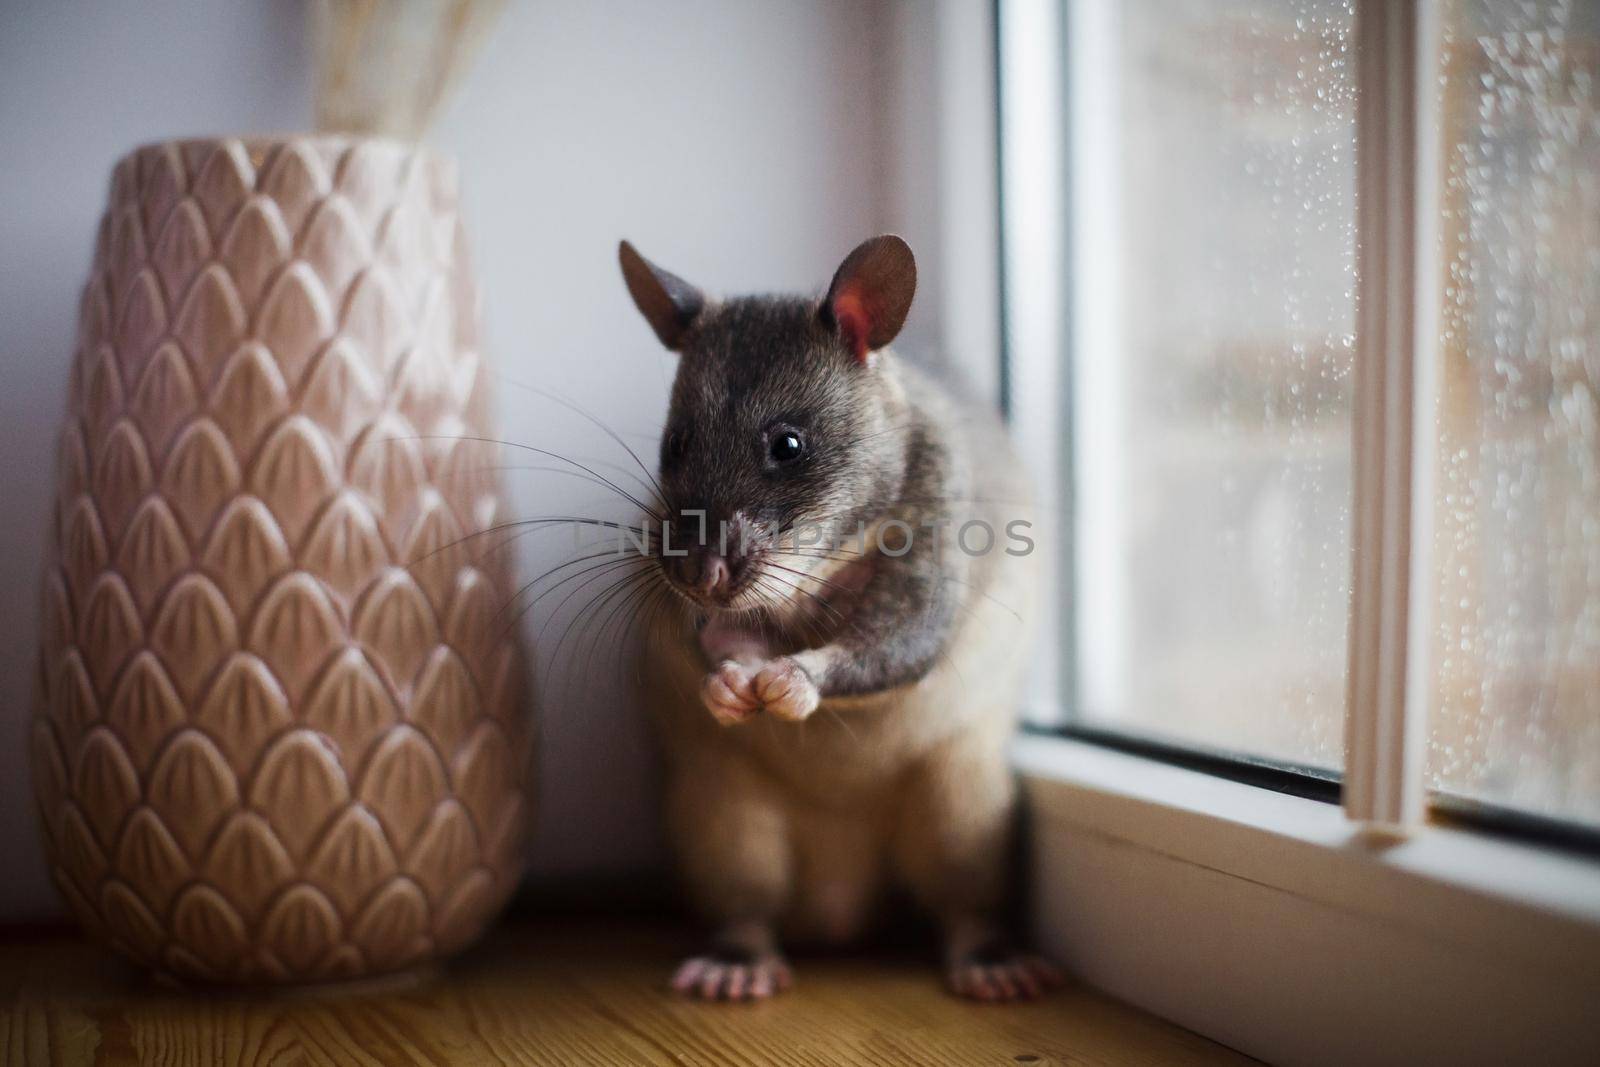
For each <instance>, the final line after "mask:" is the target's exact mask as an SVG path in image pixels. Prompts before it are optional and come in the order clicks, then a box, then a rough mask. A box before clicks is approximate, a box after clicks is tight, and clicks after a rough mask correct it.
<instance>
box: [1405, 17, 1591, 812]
mask: <svg viewBox="0 0 1600 1067" xmlns="http://www.w3.org/2000/svg"><path fill="white" fill-rule="evenodd" d="M1441 14H1442V19H1441V28H1442V31H1443V32H1442V41H1441V42H1440V49H1441V56H1442V64H1441V75H1442V77H1441V81H1440V93H1439V101H1438V114H1439V123H1440V128H1439V132H1438V138H1439V145H1440V148H1439V151H1440V157H1441V170H1442V174H1441V175H1440V184H1439V191H1438V194H1437V195H1438V198H1439V205H1438V207H1439V220H1440V221H1439V241H1438V250H1437V254H1438V257H1439V261H1440V263H1441V265H1442V267H1441V271H1440V279H1441V282H1442V290H1443V291H1442V292H1441V293H1440V304H1439V309H1438V318H1439V329H1438V332H1439V348H1438V354H1437V359H1438V369H1437V374H1436V377H1437V386H1436V395H1435V398H1434V404H1435V412H1436V414H1435V419H1436V424H1437V427H1438V444H1437V461H1436V462H1437V466H1436V470H1435V472H1434V474H1433V479H1432V480H1433V483H1434V496H1433V500H1432V506H1433V514H1432V522H1433V527H1434V531H1435V538H1434V550H1433V551H1434V578H1433V582H1432V584H1431V588H1430V589H1429V590H1428V595H1430V596H1431V598H1432V600H1433V603H1434V607H1433V615H1434V625H1433V627H1432V633H1431V635H1430V642H1429V648H1428V649H1427V650H1426V654H1427V655H1428V656H1429V657H1430V671H1431V673H1432V675H1433V677H1434V679H1435V680H1436V684H1435V688H1434V691H1433V698H1432V701H1431V705H1430V707H1429V712H1430V719H1429V723H1430V726H1429V745H1428V748H1429V751H1428V769H1427V773H1428V782H1429V784H1430V785H1431V786H1432V787H1434V788H1435V789H1438V790H1442V791H1445V792H1448V793H1451V794H1457V795H1460V796H1463V797H1468V798H1472V799H1476V800H1480V801H1487V802H1490V803H1494V804H1498V805H1504V806H1507V807H1511V808H1516V809H1520V810H1524V811H1529V812H1533V813H1537V814H1540V815H1546V816H1552V817H1556V818H1561V819H1570V820H1575V821H1581V822H1585V823H1588V824H1590V825H1600V5H1597V4H1594V3H1570V2H1556V0H1545V2H1541V3H1535V4H1504V3H1495V2H1490V0H1451V2H1449V3H1446V4H1444V5H1443V7H1442V12H1441Z"/></svg>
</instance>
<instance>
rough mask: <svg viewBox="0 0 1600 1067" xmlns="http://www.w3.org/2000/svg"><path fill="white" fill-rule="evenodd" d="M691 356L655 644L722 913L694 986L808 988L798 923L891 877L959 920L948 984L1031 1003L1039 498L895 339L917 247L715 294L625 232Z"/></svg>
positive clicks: (630, 264)
mask: <svg viewBox="0 0 1600 1067" xmlns="http://www.w3.org/2000/svg"><path fill="white" fill-rule="evenodd" d="M619 256H620V259H621V264H622V273H623V277H624V279H625V281H626V282H627V286H628V290H629V292H630V293H631V295H632V297H633V300H634V303H635V304H636V305H637V306H638V308H639V310H640V312H642V313H643V315H644V317H645V319H646V320H647V321H648V322H649V324H650V326H651V327H652V328H653V329H654V331H655V333H656V335H657V337H659V338H660V340H661V343H662V344H664V345H665V346H666V347H667V348H668V349H670V350H672V351H674V352H677V353H679V355H680V357H681V360H680V362H679V365H678V371H677V377H676V380H675V382H674V384H673V388H672V400H671V411H670V413H669V415H668V419H667V423H666V429H665V432H664V434H663V437H662V446H661V460H660V464H661V465H660V477H659V482H660V490H661V495H662V497H663V503H664V515H665V519H664V521H663V525H662V529H661V531H660V535H659V538H660V541H659V545H658V547H659V548H660V549H661V550H660V551H658V552H657V553H656V559H657V563H658V564H659V566H660V567H661V569H662V572H663V573H664V575H665V577H666V579H667V581H668V583H669V584H670V586H671V587H672V588H673V589H674V590H675V591H676V592H678V593H679V594H681V599H682V601H683V603H684V604H685V606H686V610H685V611H684V612H683V613H682V619H681V622H680V621H678V620H676V619H674V620H673V621H671V622H669V623H668V624H667V625H666V626H664V627H658V628H657V630H656V632H655V633H654V634H653V635H652V637H651V639H650V641H649V652H648V654H647V655H648V670H647V679H648V682H649V686H648V692H647V694H646V699H647V701H648V702H649V704H650V706H651V708H652V711H653V713H654V715H655V718H656V719H657V722H658V726H659V732H660V734H661V737H662V740H663V742H664V747H665V754H666V760H667V776H668V784H667V797H666V816H667V822H668V825H669V831H670V836H671V838H672V841H673V842H674V844H675V847H676V851H677V856H678V860H679V863H680V866H681V868H682V873H683V875H684V878H685V880H686V882H687V886H688V890H689V892H690V895H691V897H692V898H693V901H694V903H695V904H696V905H697V906H698V907H699V908H700V909H701V910H702V911H703V912H704V914H705V917H706V918H707V919H708V920H709V921H710V922H711V923H712V924H713V925H714V937H713V940H712V943H711V946H710V947H709V949H708V950H707V951H706V952H705V953H704V954H703V955H697V956H694V957H692V958H690V959H688V960H686V961H685V962H684V963H683V964H682V966H681V967H680V968H679V969H678V971H677V973H676V975H675V976H674V978H673V982H672V984H673V986H674V988H676V989H678V990H679V991H680V992H684V993H688V994H691V995H697V996H703V997H707V998H717V999H730V1000H746V999H756V998H762V997H766V996H769V995H771V994H772V993H774V992H776V991H778V990H781V989H783V988H786V987H787V986H788V984H789V981H790V972H789V968H788V965H787V964H786V962H785V961H784V958H783V956H782V955H781V953H780V949H779V938H780V936H783V937H786V938H787V937H796V938H820V939H823V940H827V941H838V940H844V939H848V938H851V937H853V936H854V935H856V934H857V933H858V932H859V931H861V929H862V928H863V926H864V925H865V923H866V921H867V920H868V918H869V915H870V913H871V910H872V907H873V905H874V903H875V902H876V901H877V900H878V898H879V894H880V890H881V889H883V888H884V887H885V886H886V884H888V883H889V882H891V881H893V882H896V883H899V884H901V885H903V886H904V887H906V888H908V889H909V890H910V891H911V893H912V894H913V896H915V897H916V899H917V900H918V901H920V902H921V904H923V905H924V906H925V907H926V908H927V909H929V910H930V911H931V912H932V913H933V915H934V916H935V917H936V918H937V920H938V921H939V922H940V924H941V926H942V929H943V932H944V938H945V960H946V976H947V979H948V982H949V985H950V987H951V988H952V989H953V990H954V991H955V992H957V993H960V994H964V995H967V996H972V997H977V998H980V999H1011V998H1015V997H1026V996H1034V995H1037V994H1038V993H1039V992H1041V991H1042V990H1043V989H1045V988H1047V987H1048V986H1050V985H1053V984H1055V983H1056V982H1057V981H1059V974H1058V973H1057V971H1056V970H1055V968H1054V967H1052V966H1051V965H1050V964H1048V963H1046V962H1045V961H1043V960H1041V959H1039V958H1037V957H1034V956H1028V955H1023V954H1020V953H1017V952H1014V951H1012V950H1010V949H1009V948H1006V947H1005V945H1004V942H1003V940H1002V924H1001V922H1000V916H999V911H1000V909H1001V907H1002V900H1003V896H1004V894H1005V889H1006V886H1005V882H1006V872H1007V868H1008V851H1009V847H1008V846H1009V838H1010V836H1011V832H1012V824H1013V809H1014V801H1015V790H1014V785H1013V781H1012V777H1011V774H1010V771H1009V770H1008V767H1007V764H1006V759H1005V747H1006V741H1007V739H1008V737H1009V736H1010V734H1011V732H1012V729H1013V726H1014V721H1015V710H1016V704H1017V701H1018V699H1019V687H1020V686H1019V683H1020V680H1021V675H1022V671H1023V661H1024V657H1025V656H1026V654H1027V651H1028V648H1027V645H1028V642H1027V640H1026V638H1027V636H1028V626H1027V625H1026V620H1027V618H1028V616H1029V612H1030V610H1031V608H1032V603H1033V599H1034V594H1035V592H1036V587H1037V584H1038V581H1039V577H1038V575H1037V573H1036V570H1035V566H1034V564H1035V562H1036V557H1035V555H1034V554H1033V553H1032V552H1031V551H1030V550H1031V548H1032V541H1031V539H1030V538H1029V536H1028V534H1027V533H1026V531H1027V530H1028V528H1029V526H1030V523H1029V512H1028V506H1027V501H1028V499H1029V494H1028V487H1027V485H1026V482H1025V479H1024V477H1023V475H1022V473H1021V465H1020V463H1019V462H1018V460H1017V458H1016V456H1015V454H1014V453H1013V452H1012V450H1011V448H1010V445H1009V443H1008V442H1007V440H1006V436H1005V433H1004V431H1003V429H1002V428H1001V427H1000V426H999V424H998V422H997V420H995V419H994V418H993V417H992V416H990V415H989V414H988V413H987V412H984V411H982V410H980V409H978V408H976V407H969V406H966V405H963V404H962V403H960V402H958V401H957V400H956V399H955V398H954V397H953V396H952V395H951V394H949V393H947V392H946V391H945V390H944V389H942V388H941V387H940V386H938V385H936V384H935V382H934V381H933V380H932V379H930V378H929V377H928V376H926V375H925V374H923V373H921V372H919V371H918V370H916V369H915V368H913V367H911V366H909V365H908V364H906V363H904V362H903V361H901V360H900V359H898V358H897V357H896V356H895V355H894V354H893V353H891V352H889V351H887V350H886V348H885V346H886V345H888V344H889V342H890V341H892V340H893V339H894V337H895V335H896V334H897V333H898V332H899V330H900V327H901V325H902V324H903V323H904V321H905V318H906V314H907V312H908V311H909V309H910V306H911V299H912V295H913V293H914V291H915V287H916V267H915V262H914V260H913V258H912V254H911V250H910V248H908V247H907V246H906V244H905V242H904V241H902V240H901V239H900V238H898V237H894V236H881V237H876V238H873V239H871V240H869V241H866V242H865V243H863V244H862V245H860V246H859V247H858V248H856V249H855V251H853V252H852V253H851V254H850V255H849V256H848V257H847V258H846V259H845V260H844V262H843V264H842V265H841V266H840V267H839V269H838V272H837V273H836V274H835V276H834V279H833V283H832V285H831V286H830V288H829V289H828V292H827V295H826V296H825V297H823V299H822V300H821V301H818V300H816V299H805V298H798V297H795V298H791V297H769V296H748V297H738V298H733V299H728V300H721V301H719V300H714V299H712V298H710V297H707V296H706V295H704V294H702V293H701V292H700V291H699V290H698V289H696V288H695V287H693V286H692V285H690V284H688V283H687V282H685V281H683V280H682V279H681V278H678V277H676V276H674V275H672V274H670V273H668V272H666V271H664V270H661V269H660V268H658V267H655V266H653V265H652V264H651V263H649V262H648V261H647V260H645V259H644V258H643V257H642V256H640V255H639V254H638V253H637V252H636V251H634V249H633V247H632V246H631V245H629V244H628V243H627V242H623V243H622V245H621V247H620V249H619Z"/></svg>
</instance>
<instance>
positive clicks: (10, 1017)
mask: <svg viewBox="0 0 1600 1067" xmlns="http://www.w3.org/2000/svg"><path fill="white" fill-rule="evenodd" d="M687 944H688V942H687V941H686V940H685V937H684V935H683V934H681V933H679V932H674V931H673V930H671V929H669V928H666V927H662V926H658V925H647V924H639V923H629V922H616V923H598V922H595V921H594V920H583V921H581V922H565V923H555V922H549V921H546V922H540V923H535V922H518V923H514V924H510V925H507V926H503V927H501V928H500V929H498V930H496V931H494V932H492V933H491V934H490V936H489V937H488V938H487V939H486V941H485V944H484V945H482V946H480V947H479V948H478V949H476V950H474V951H473V952H471V953H469V954H468V955H467V956H466V957H464V958H462V959H460V960H457V961H455V962H453V963H451V964H449V965H446V966H443V967H439V968H435V969H432V970H430V971H426V972H422V973H414V974H409V975H404V976H399V977H396V978H391V979H383V980H379V981H377V982H373V983H368V984H365V985H353V986H348V987H333V988H323V989H318V990H309V991H277V992H271V991H268V992H250V991H222V992H217V991H184V990H180V989H173V988H168V987H165V986H162V985H160V984H157V983H155V982H153V981H152V980H151V979H149V978H148V977H147V976H145V975H143V974H141V973H139V972H138V971H135V970H134V969H132V968H131V967H128V966H126V965H124V964H122V963H121V962H120V961H118V960H116V959H115V958H113V957H110V956H108V955H106V954H104V953H102V952H100V951H99V950H97V949H95V948H94V947H92V946H90V945H88V944H86V943H84V942H82V941H81V940H78V939H77V938H76V937H74V936H73V935H70V934H59V935H54V936H48V935H45V936H33V935H27V936H22V937H12V938H10V939H9V940H5V941H3V942H0V1062H4V1063H5V1064H8V1065H10V1064H16V1065H26V1067H35V1065H38V1067H44V1065H75V1064H110V1065H115V1064H132V1063H144V1064H163V1065H172V1067H189V1065H194V1067H210V1065H213V1064H217V1065H240V1067H243V1065H257V1064H272V1065H275V1067H299V1065H301V1064H305V1065H312V1064H328V1065H336V1064H337V1065H344V1064H358V1065H374V1067H401V1065H406V1064H480V1063H481V1064H552V1065H561V1067H567V1065H574V1064H604V1065H607V1067H609V1065H613V1064H616V1065H624V1064H679V1065H688V1064H708V1065H709V1064H736V1065H744V1067H766V1065H769V1064H770V1065H801V1064H838V1065H878V1067H889V1065H895V1067H898V1065H902V1064H942V1063H951V1064H964V1065H965V1064H974V1065H981V1064H1006V1065H1011V1064H1019V1063H1021V1064H1065V1063H1072V1064H1152V1065H1154V1064H1202V1063H1204V1064H1212V1063H1245V1062H1250V1061H1248V1060H1246V1059H1245V1058H1244V1057H1242V1056H1239V1055H1238V1054H1237V1053H1234V1052H1231V1051H1229V1050H1228V1049H1225V1048H1223V1047H1222V1046H1220V1045H1216V1044H1213V1043H1212V1042H1210V1041H1207V1040H1205V1039H1203V1038H1201V1037H1198V1036H1196V1035H1194V1034H1192V1033H1189V1032H1188V1031H1186V1030H1182V1029H1180V1028H1178V1027H1176V1026H1172V1025H1170V1024H1168V1023H1165V1022H1162V1021H1160V1020H1158V1019H1155V1018H1153V1017H1151V1016H1148V1015H1145V1014H1143V1013H1141V1012H1138V1011H1135V1010H1134V1009H1132V1008H1129V1007H1127V1006H1125V1005H1122V1004H1119V1003H1117V1002H1116V1001H1113V1000H1110V999H1108V998H1106V997H1104V996H1101V995H1100V994H1097V993H1094V992H1092V991H1089V990H1086V989H1083V988H1080V987H1069V988H1068V989H1066V990H1063V991H1061V992H1059V993H1057V994H1055V995H1054V996H1052V997H1050V998H1049V999H1047V1000H1045V1001H1043V1002H1040V1003H1035V1004H1023V1005H1006V1006H997V1005H980V1004H969V1003H965V1002H962V1001H958V1000H956V999H954V998H952V997H950V996H947V995H946V994H945V993H944V992H943V991H942V990H941V989H940V987H939V984H938V981H937V979H936V976H935V972H934V970H933V969H932V968H931V967H929V966H928V965H927V963H926V961H920V960H913V959H904V958H896V957H892V956H880V955H874V956H848V957H835V958H826V957H823V958H802V959H800V960H798V961H796V963H797V966H796V977H797V982H796V987H795V989H794V991H793V992H791V993H789V994H787V995H785V996H782V997H779V998H777V999H776V1000H774V1001H772V1002H770V1003H767V1004H758V1005H722V1004H698V1003H692V1002H689V1001H686V1000H682V999H680V998H678V997H675V996H674V995H672V994H671V993H670V992H668V991H667V990H666V988H665V976H666V974H667V972H668V970H669V969H670V967H671V965H672V963H673V962H674V960H675V959H676V958H677V956H678V954H679V953H681V951H682V950H683V949H684V948H685V947H687Z"/></svg>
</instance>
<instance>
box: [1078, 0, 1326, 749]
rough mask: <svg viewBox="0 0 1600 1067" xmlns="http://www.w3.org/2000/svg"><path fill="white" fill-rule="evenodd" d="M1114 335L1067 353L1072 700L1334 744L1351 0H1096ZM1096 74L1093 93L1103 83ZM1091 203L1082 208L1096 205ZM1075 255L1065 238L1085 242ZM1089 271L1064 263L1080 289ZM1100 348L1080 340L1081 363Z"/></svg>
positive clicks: (1154, 724)
mask: <svg viewBox="0 0 1600 1067" xmlns="http://www.w3.org/2000/svg"><path fill="white" fill-rule="evenodd" d="M1101 6H1102V8H1103V9H1104V10H1105V11H1106V12H1108V17H1109V20H1110V24H1111V25H1113V26H1114V27H1115V29H1114V31H1112V33H1111V34H1110V36H1111V38H1112V39H1111V40H1110V41H1109V42H1107V44H1108V47H1107V48H1106V49H1105V50H1104V53H1103V55H1104V59H1103V64H1104V70H1105V73H1104V77H1105V79H1106V84H1105V85H1104V86H1102V87H1100V89H1103V99H1104V104H1103V105H1100V104H1098V103H1095V102H1091V105H1092V106H1104V107H1108V108H1113V109H1115V110H1114V114H1113V116H1112V121H1110V122H1107V123H1105V128H1106V129H1108V130H1110V131H1112V133H1111V134H1110V135H1108V136H1107V137H1106V140H1105V143H1103V144H1091V145H1084V144H1082V143H1081V142H1080V143H1078V144H1077V146H1076V147H1075V149H1074V151H1075V152H1077V153H1079V158H1077V159H1075V161H1074V167H1075V169H1076V170H1077V171H1078V172H1079V173H1082V172H1083V171H1084V170H1085V169H1086V168H1087V169H1091V170H1094V169H1099V170H1101V172H1102V173H1104V168H1107V167H1109V168H1113V170H1114V175H1113V177H1112V178H1111V179H1110V180H1109V181H1107V182H1106V184H1107V185H1108V186H1110V187H1113V188H1115V190H1116V191H1117V199H1118V200H1119V201H1120V203H1118V204H1116V205H1115V206H1114V207H1113V208H1111V210H1113V211H1114V212H1115V216H1114V219H1115V225H1114V230H1113V232H1112V234H1111V236H1110V237H1109V238H1108V240H1107V241H1106V245H1107V249H1106V251H1107V256H1106V261H1105V262H1106V264H1107V266H1104V267H1102V266H1100V265H1099V264H1098V263H1097V261H1096V260H1095V258H1094V256H1093V254H1092V252H1093V250H1090V252H1091V254H1090V256H1089V257H1088V262H1087V265H1086V266H1082V265H1080V267H1079V268H1078V270H1079V272H1080V274H1082V273H1083V272H1084V271H1086V270H1087V271H1093V272H1098V271H1100V270H1111V271H1114V273H1115V277H1114V279H1113V280H1112V281H1113V284H1111V285H1110V286H1109V291H1110V292H1111V293H1112V294H1113V299H1112V301H1111V302H1110V303H1108V304H1106V305H1094V306H1084V305H1083V303H1082V302H1081V300H1080V303H1079V305H1078V306H1077V307H1076V308H1075V309H1074V314H1075V315H1092V316H1104V317H1105V318H1106V321H1107V331H1106V335H1107V336H1114V337H1115V338H1116V344H1115V345H1112V346H1109V348H1110V350H1097V351H1082V350H1080V351H1078V352H1077V353H1076V354H1075V358H1076V360H1077V368H1078V369H1077V370H1076V371H1075V372H1074V377H1075V381H1076V383H1077V385H1076V389H1077V393H1076V397H1075V407H1074V419H1075V425H1076V427H1077V433H1076V440H1077V449H1078V455H1077V458H1076V460H1075V475H1076V478H1077V484H1076V486H1075V499H1076V511H1077V516H1078V524H1079V534H1078V545H1079V548H1078V553H1079V565H1078V578H1077V582H1078V586H1077V598H1076V602H1075V609H1076V612H1077V620H1078V621H1077V626H1078V634H1079V640H1078V647H1079V654H1078V689H1079V692H1078V700H1077V707H1078V714H1079V717H1080V720H1081V721H1084V722H1086V723H1088V724H1090V725H1095V726H1102V727H1110V728H1115V729H1119V730H1124V731H1132V732H1137V733H1140V734H1145V735H1149V736H1154V737H1158V738H1160V739H1163V740H1170V741H1177V742H1181V743H1186V744H1193V745H1197V746H1201V747H1205V748H1210V749H1220V750H1225V751H1228V752H1231V753H1234V754H1239V755H1244V756H1250V757H1261V758H1266V759H1271V760H1278V761H1291V762H1295V763H1304V764H1313V765H1317V766H1321V767H1327V768H1335V769H1336V768H1339V767H1341V766H1342V764H1343V708H1344V692H1345V665H1346V628H1347V618H1348V609H1349V583H1348V574H1349V569H1350V553H1349V525H1350V519H1349V494H1350V447H1351V414H1350V410H1351V405H1350V397H1351V380H1350V371H1351V362H1352V350H1353V328H1354V295H1353V292H1352V279H1353V273H1354V184H1355V169H1354V166H1355V165H1354V142H1355V132H1354V110H1355V108H1354V100H1355V85H1354V71H1353V69H1352V68H1353V57H1352V54H1351V32H1352V25H1353V14H1352V10H1351V5H1350V4H1349V3H1346V2H1334V0H1295V2H1276V3H1264V2H1260V0H1228V2H1217V0H1162V2H1147V3H1138V4H1121V3H1111V4H1110V5H1109V6H1106V5H1101ZM1097 99H1098V98H1097ZM1093 208H1094V205H1089V207H1088V209H1089V210H1093ZM1079 262H1080V264H1082V263H1083V262H1084V260H1083V258H1082V257H1080V260H1079ZM1083 282H1084V279H1081V278H1080V280H1079V285H1080V289H1079V291H1080V297H1081V294H1082V292H1083V291H1084V290H1083ZM1091 361H1093V362H1091Z"/></svg>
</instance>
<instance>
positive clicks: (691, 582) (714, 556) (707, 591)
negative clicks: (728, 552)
mask: <svg viewBox="0 0 1600 1067" xmlns="http://www.w3.org/2000/svg"><path fill="white" fill-rule="evenodd" d="M668 569H669V570H670V572H671V574H672V577H673V579H674V580H675V581H677V583H678V584H679V585H680V586H682V587H683V588H684V589H686V590H688V591H689V592H690V593H692V594H694V595H695V596H696V597H698V598H699V599H701V600H703V601H706V602H707V603H711V604H724V603H727V601H728V600H729V599H730V598H731V597H732V595H733V592H734V589H735V588H736V587H737V585H738V578H739V575H740V574H741V573H742V572H743V569H744V560H742V559H740V558H738V557H731V558H730V557H728V556H724V555H723V554H722V553H721V552H719V551H717V547H716V546H715V545H708V546H705V547H701V548H691V549H689V550H688V551H687V552H686V553H685V554H684V555H682V556H679V557H677V558H675V559H673V560H671V561H670V563H669V567H668Z"/></svg>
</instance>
